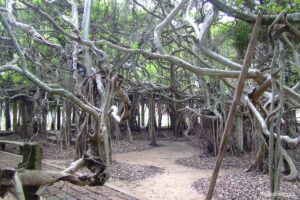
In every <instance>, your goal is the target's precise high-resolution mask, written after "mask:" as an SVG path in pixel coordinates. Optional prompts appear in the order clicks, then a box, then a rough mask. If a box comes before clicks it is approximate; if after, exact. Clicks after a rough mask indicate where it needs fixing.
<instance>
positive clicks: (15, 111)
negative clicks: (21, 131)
mask: <svg viewBox="0 0 300 200" xmlns="http://www.w3.org/2000/svg"><path fill="white" fill-rule="evenodd" d="M12 106H13V113H12V114H13V130H14V131H17V125H18V123H17V122H18V101H16V100H13V101H12Z"/></svg>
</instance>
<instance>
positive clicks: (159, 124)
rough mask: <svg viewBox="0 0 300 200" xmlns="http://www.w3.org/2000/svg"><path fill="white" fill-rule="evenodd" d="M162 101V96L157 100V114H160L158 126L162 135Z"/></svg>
mask: <svg viewBox="0 0 300 200" xmlns="http://www.w3.org/2000/svg"><path fill="white" fill-rule="evenodd" d="M161 111H162V110H161V102H160V98H159V100H158V102H157V115H158V123H157V124H158V125H157V126H158V127H157V135H160V136H161V119H162V113H161Z"/></svg>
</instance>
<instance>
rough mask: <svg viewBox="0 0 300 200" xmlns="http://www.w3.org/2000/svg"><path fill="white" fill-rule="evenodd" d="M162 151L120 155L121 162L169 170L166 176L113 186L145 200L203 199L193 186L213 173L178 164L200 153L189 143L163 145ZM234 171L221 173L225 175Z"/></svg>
mask: <svg viewBox="0 0 300 200" xmlns="http://www.w3.org/2000/svg"><path fill="white" fill-rule="evenodd" d="M160 144H162V145H163V146H162V147H159V148H154V149H150V150H146V151H140V152H130V153H124V154H116V155H115V159H116V160H117V161H121V162H127V163H130V164H140V165H153V166H157V167H161V168H163V169H165V172H164V173H162V174H159V175H156V176H154V177H151V178H147V179H145V180H142V181H135V182H125V181H119V180H113V181H111V182H110V183H111V184H113V185H116V186H118V187H120V188H123V189H124V190H127V191H129V192H131V193H133V194H134V195H136V196H138V197H140V198H141V199H143V200H144V199H148V200H152V199H153V200H158V199H166V200H181V199H185V200H199V199H203V198H204V195H199V193H197V191H196V190H193V189H192V187H191V185H192V183H193V182H194V181H196V180H197V179H199V178H204V177H208V176H210V175H211V172H212V170H199V169H192V168H189V167H185V166H181V165H178V164H176V163H175V160H177V159H178V158H183V157H190V156H193V155H195V154H197V150H196V149H194V148H193V147H191V146H189V145H188V144H186V143H185V142H162V141H161V142H160ZM230 172H232V171H229V170H228V171H224V170H223V171H221V174H224V173H230Z"/></svg>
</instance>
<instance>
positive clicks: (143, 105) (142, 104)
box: [141, 102, 145, 127]
mask: <svg viewBox="0 0 300 200" xmlns="http://www.w3.org/2000/svg"><path fill="white" fill-rule="evenodd" d="M141 126H142V127H144V126H145V103H144V102H141Z"/></svg>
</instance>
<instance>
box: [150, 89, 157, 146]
mask: <svg viewBox="0 0 300 200" xmlns="http://www.w3.org/2000/svg"><path fill="white" fill-rule="evenodd" d="M155 121H156V120H155V101H154V96H153V94H152V93H151V94H150V98H149V122H148V125H149V134H150V139H151V143H150V145H151V146H157V142H156V135H155Z"/></svg>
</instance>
